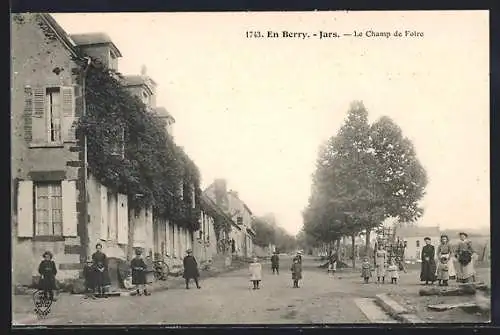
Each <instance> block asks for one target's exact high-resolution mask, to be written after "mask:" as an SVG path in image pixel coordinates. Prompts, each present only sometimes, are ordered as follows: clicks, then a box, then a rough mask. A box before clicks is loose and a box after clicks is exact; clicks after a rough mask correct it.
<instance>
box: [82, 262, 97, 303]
mask: <svg viewBox="0 0 500 335" xmlns="http://www.w3.org/2000/svg"><path fill="white" fill-rule="evenodd" d="M92 265H93V262H92V258H90V257H87V263H86V264H85V265H84V267H83V278H84V280H85V299H88V298H91V299H96V297H95V295H94V291H95V271H94V268H93V266H92Z"/></svg>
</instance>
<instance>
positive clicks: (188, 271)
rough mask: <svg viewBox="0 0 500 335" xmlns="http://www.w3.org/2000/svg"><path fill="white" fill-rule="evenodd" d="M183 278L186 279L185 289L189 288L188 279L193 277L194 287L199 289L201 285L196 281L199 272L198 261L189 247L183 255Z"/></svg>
mask: <svg viewBox="0 0 500 335" xmlns="http://www.w3.org/2000/svg"><path fill="white" fill-rule="evenodd" d="M183 263H184V279H185V280H186V290H189V280H190V279H194V282H195V283H196V288H198V289H200V288H201V286H200V284H199V283H198V278H199V277H200V272H199V270H198V263H197V262H196V258H194V256H193V251H192V250H191V249H189V250H187V256H186V257H184V260H183Z"/></svg>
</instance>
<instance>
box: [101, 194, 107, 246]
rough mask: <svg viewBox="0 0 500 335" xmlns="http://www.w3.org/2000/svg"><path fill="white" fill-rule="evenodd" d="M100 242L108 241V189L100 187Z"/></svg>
mask: <svg viewBox="0 0 500 335" xmlns="http://www.w3.org/2000/svg"><path fill="white" fill-rule="evenodd" d="M100 237H101V240H107V239H108V189H107V187H106V186H104V185H101V234H100Z"/></svg>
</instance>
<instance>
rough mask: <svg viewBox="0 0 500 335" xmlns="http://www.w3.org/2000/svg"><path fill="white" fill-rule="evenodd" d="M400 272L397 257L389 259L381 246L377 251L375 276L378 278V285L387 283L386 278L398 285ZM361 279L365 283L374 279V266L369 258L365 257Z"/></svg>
mask: <svg viewBox="0 0 500 335" xmlns="http://www.w3.org/2000/svg"><path fill="white" fill-rule="evenodd" d="M398 270H399V269H398V264H396V260H395V257H388V256H387V251H385V250H384V247H383V245H381V244H379V245H378V247H377V250H376V251H375V276H376V277H377V283H380V282H382V284H383V283H385V278H386V277H388V278H390V279H391V283H392V284H397V283H398V279H399V271H398ZM361 277H362V278H363V279H364V282H365V283H368V282H369V280H370V278H371V277H372V264H371V263H370V261H369V259H368V257H365V258H364V259H363V263H362V264H361Z"/></svg>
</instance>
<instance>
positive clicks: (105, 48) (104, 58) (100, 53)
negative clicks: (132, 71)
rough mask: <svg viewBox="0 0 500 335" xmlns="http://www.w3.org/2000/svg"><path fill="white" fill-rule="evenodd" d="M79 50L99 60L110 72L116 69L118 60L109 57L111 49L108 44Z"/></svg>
mask: <svg viewBox="0 0 500 335" xmlns="http://www.w3.org/2000/svg"><path fill="white" fill-rule="evenodd" d="M80 48H81V50H82V52H83V53H84V54H86V55H88V56H90V57H92V58H97V59H99V60H100V61H101V62H102V63H103V64H105V65H106V67H107V68H109V69H112V70H117V69H118V59H117V58H115V57H111V55H110V52H111V48H110V46H109V45H108V44H101V45H89V46H82V47H80Z"/></svg>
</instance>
